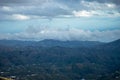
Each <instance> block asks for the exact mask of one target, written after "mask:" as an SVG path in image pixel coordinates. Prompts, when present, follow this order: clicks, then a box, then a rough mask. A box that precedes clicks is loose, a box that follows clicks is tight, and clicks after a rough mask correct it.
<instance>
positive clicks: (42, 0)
mask: <svg viewBox="0 0 120 80" xmlns="http://www.w3.org/2000/svg"><path fill="white" fill-rule="evenodd" d="M119 2H120V1H116V0H115V1H113V0H109V1H108V0H107V1H106V0H102V1H101V0H34V1H32V0H20V1H18V0H10V1H9V0H0V13H3V14H1V15H0V17H1V19H3V20H4V19H8V18H4V17H2V16H9V15H14V14H24V15H29V16H30V17H31V16H36V17H31V19H32V18H54V17H79V16H83V17H84V16H85V17H86V16H91V15H92V16H94V14H95V15H96V14H97V15H98V13H99V16H104V15H103V13H104V14H105V16H106V15H108V16H107V17H109V15H110V14H111V15H112V14H113V15H112V16H115V17H116V16H119V15H118V14H120V5H118V4H119ZM93 11H94V12H93ZM98 11H99V12H98ZM91 12H92V13H91ZM73 13H74V14H73ZM100 14H101V15H100ZM114 14H117V15H114ZM92 16H91V17H92ZM10 19H11V18H10ZM10 19H9V20H10ZM11 20H12V19H11Z"/></svg>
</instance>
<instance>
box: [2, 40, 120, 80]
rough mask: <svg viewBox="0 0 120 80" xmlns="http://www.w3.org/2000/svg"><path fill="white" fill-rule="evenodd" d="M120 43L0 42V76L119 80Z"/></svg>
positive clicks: (31, 79) (23, 79) (36, 79)
mask: <svg viewBox="0 0 120 80" xmlns="http://www.w3.org/2000/svg"><path fill="white" fill-rule="evenodd" d="M119 48H120V39H119V40H115V41H113V42H109V43H103V42H97V41H58V40H43V41H17V40H0V72H1V73H0V75H1V76H4V77H10V76H16V77H15V78H16V80H27V79H28V80H56V79H57V80H119V79H120V69H119V68H120V49H119Z"/></svg>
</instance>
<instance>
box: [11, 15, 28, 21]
mask: <svg viewBox="0 0 120 80" xmlns="http://www.w3.org/2000/svg"><path fill="white" fill-rule="evenodd" d="M11 18H12V19H13V20H28V19H30V17H29V16H26V15H22V14H13V15H12V16H11Z"/></svg>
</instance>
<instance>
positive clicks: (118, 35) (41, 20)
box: [0, 0, 120, 42]
mask: <svg viewBox="0 0 120 80" xmlns="http://www.w3.org/2000/svg"><path fill="white" fill-rule="evenodd" d="M0 39H8V40H28V41H29V40H30V41H31V40H35V41H40V40H44V39H56V40H62V41H66V40H69V41H71V40H77V41H102V42H110V41H114V40H117V39H120V0H34V1H33V0H0Z"/></svg>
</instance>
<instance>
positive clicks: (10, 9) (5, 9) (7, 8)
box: [2, 6, 12, 11]
mask: <svg viewBox="0 0 120 80" xmlns="http://www.w3.org/2000/svg"><path fill="white" fill-rule="evenodd" d="M2 10H3V11H12V8H11V7H8V6H3V7H2Z"/></svg>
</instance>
